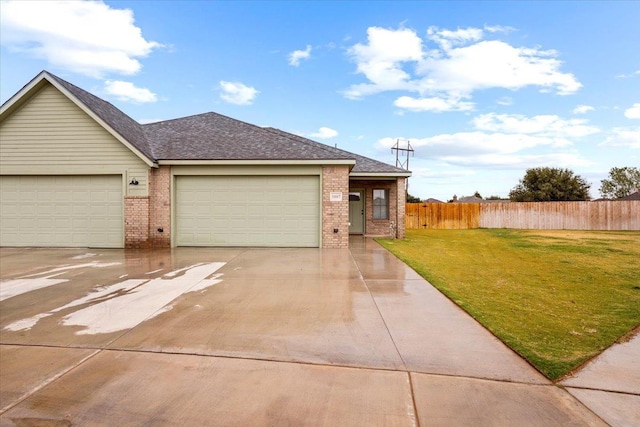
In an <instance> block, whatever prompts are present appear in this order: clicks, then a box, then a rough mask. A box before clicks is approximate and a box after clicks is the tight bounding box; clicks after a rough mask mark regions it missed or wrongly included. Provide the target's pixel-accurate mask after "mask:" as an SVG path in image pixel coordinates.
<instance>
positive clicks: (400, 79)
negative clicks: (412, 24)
mask: <svg viewBox="0 0 640 427" xmlns="http://www.w3.org/2000/svg"><path fill="white" fill-rule="evenodd" d="M367 37H368V43H367V44H366V45H364V44H361V43H358V44H356V45H354V46H352V47H351V48H350V49H349V51H348V54H349V56H350V57H351V58H352V59H353V60H354V61H355V62H356V64H357V65H358V72H359V73H362V74H364V75H365V77H366V78H367V79H368V80H369V81H370V82H371V83H364V84H359V85H354V86H351V88H349V89H348V90H346V91H345V93H344V94H345V96H346V97H347V98H350V99H359V98H362V97H364V96H366V95H371V94H374V93H378V92H382V91H386V90H398V89H410V88H411V87H412V86H414V85H413V84H412V83H411V82H410V79H411V76H410V75H409V74H408V73H407V72H405V71H404V70H403V69H402V64H403V63H404V62H416V61H419V60H421V59H422V56H423V52H422V40H421V39H420V37H418V35H417V34H416V33H415V32H414V31H413V30H409V29H404V28H401V29H399V30H387V29H385V28H380V27H369V29H367Z"/></svg>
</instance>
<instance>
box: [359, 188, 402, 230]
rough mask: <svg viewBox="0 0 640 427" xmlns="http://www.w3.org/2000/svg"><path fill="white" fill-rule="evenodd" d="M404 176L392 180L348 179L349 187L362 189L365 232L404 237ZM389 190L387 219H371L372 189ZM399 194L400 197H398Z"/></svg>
mask: <svg viewBox="0 0 640 427" xmlns="http://www.w3.org/2000/svg"><path fill="white" fill-rule="evenodd" d="M404 182H405V179H404V178H398V179H397V180H393V181H382V180H381V181H369V180H362V181H350V183H349V187H350V188H353V189H364V192H365V196H364V199H365V207H364V216H365V226H364V227H365V234H366V235H367V236H389V237H396V238H404V210H405V205H404V202H405V200H406V194H405V189H404V188H405V187H404V185H405V184H404ZM374 189H376V190H379V189H380V190H389V219H373V190H374ZM398 195H400V197H398Z"/></svg>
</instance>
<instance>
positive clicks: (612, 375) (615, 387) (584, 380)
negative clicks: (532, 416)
mask: <svg viewBox="0 0 640 427" xmlns="http://www.w3.org/2000/svg"><path fill="white" fill-rule="evenodd" d="M637 332H638V331H636V335H635V336H634V337H632V338H631V339H630V340H629V341H627V342H624V343H620V344H614V345H613V346H611V347H610V348H609V349H607V350H605V351H604V352H603V353H602V354H600V355H599V356H598V357H596V358H595V359H593V360H592V361H590V362H589V363H587V364H586V365H585V366H584V367H582V369H580V370H579V371H578V372H576V373H575V374H574V375H572V376H571V377H570V378H567V379H565V380H564V381H562V382H561V383H560V384H562V385H563V386H565V387H566V388H567V390H568V391H569V392H570V393H571V394H572V395H574V396H575V397H577V398H578V399H579V400H580V401H581V402H582V403H584V404H585V405H586V406H588V407H589V408H591V410H592V411H594V412H595V413H596V414H598V415H599V416H600V417H602V418H603V419H604V420H605V421H607V422H608V423H609V424H611V425H614V426H628V427H637V426H639V425H640V333H637Z"/></svg>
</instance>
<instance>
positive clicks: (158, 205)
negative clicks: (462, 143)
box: [125, 166, 406, 248]
mask: <svg viewBox="0 0 640 427" xmlns="http://www.w3.org/2000/svg"><path fill="white" fill-rule="evenodd" d="M405 182H406V179H405V178H398V179H397V180H389V181H367V180H361V181H357V180H354V181H349V168H348V166H325V167H323V168H322V247H323V248H348V247H349V188H364V190H365V201H366V206H365V221H366V223H365V233H366V234H367V235H370V236H392V237H396V238H399V239H402V238H404V235H405V227H404V215H405V195H406V192H405ZM374 189H387V190H389V219H387V220H374V219H373V190H374ZM334 192H339V193H342V201H341V202H332V201H331V200H330V194H331V193H334ZM159 229H162V231H159ZM334 229H338V232H337V233H335V232H334ZM170 246H171V168H170V167H169V166H162V167H160V168H152V169H150V170H149V196H127V197H125V247H126V248H168V247H170Z"/></svg>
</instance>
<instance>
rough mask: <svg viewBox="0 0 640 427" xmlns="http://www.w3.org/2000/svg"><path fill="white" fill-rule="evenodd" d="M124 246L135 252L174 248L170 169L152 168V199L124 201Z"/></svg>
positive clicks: (129, 197)
mask: <svg viewBox="0 0 640 427" xmlns="http://www.w3.org/2000/svg"><path fill="white" fill-rule="evenodd" d="M158 229H162V231H158ZM124 246H125V248H131V249H141V248H168V247H170V246H171V168H170V167H168V166H163V167H160V168H154V169H149V195H148V196H126V197H125V198H124Z"/></svg>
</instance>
